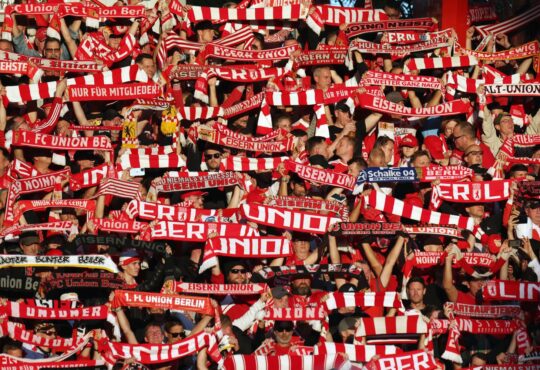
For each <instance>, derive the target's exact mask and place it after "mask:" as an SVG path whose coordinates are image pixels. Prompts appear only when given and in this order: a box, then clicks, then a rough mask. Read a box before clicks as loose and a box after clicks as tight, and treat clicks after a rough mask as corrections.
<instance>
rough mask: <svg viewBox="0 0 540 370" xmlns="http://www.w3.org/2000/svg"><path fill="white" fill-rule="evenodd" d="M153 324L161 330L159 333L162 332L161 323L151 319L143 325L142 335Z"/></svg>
mask: <svg viewBox="0 0 540 370" xmlns="http://www.w3.org/2000/svg"><path fill="white" fill-rule="evenodd" d="M153 326H155V327H158V328H159V330H161V334H163V328H162V327H161V324H160V323H159V322H157V321H151V322H149V323H148V324H146V326H145V327H144V335H146V334H147V333H148V329H150V328H151V327H153Z"/></svg>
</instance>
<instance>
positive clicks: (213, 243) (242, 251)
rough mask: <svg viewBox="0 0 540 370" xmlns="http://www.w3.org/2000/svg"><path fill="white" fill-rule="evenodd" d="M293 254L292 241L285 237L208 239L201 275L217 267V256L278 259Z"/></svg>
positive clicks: (200, 270) (200, 269)
mask: <svg viewBox="0 0 540 370" xmlns="http://www.w3.org/2000/svg"><path fill="white" fill-rule="evenodd" d="M292 254H293V250H292V246H291V241H290V240H289V239H287V238H284V237H243V238H234V237H221V238H220V237H216V238H211V239H208V241H207V242H206V246H205V248H204V256H203V261H202V263H201V267H200V268H199V273H203V272H204V271H206V270H208V269H209V268H211V267H214V266H216V265H217V263H218V261H217V256H227V257H240V258H277V257H287V256H290V255H292Z"/></svg>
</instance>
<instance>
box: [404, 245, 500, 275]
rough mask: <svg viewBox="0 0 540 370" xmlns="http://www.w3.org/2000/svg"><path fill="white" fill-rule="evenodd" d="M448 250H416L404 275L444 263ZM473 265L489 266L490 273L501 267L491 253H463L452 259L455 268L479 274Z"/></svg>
mask: <svg viewBox="0 0 540 370" xmlns="http://www.w3.org/2000/svg"><path fill="white" fill-rule="evenodd" d="M445 257H446V252H422V251H418V250H415V251H414V256H413V258H412V259H408V260H407V261H406V262H405V265H404V266H403V275H404V276H405V277H408V276H410V275H411V271H412V269H413V268H421V269H423V268H430V267H433V266H437V265H440V264H442V263H444V259H445ZM473 266H481V267H487V268H489V269H490V272H489V273H488V274H491V273H494V272H496V270H498V269H500V267H501V266H500V262H499V261H494V260H493V256H492V255H491V254H489V253H462V254H461V255H460V256H459V257H455V258H454V259H453V260H452V267H453V268H463V269H464V270H465V272H466V273H467V274H469V275H472V276H474V275H477V274H476V273H475V271H474V268H473Z"/></svg>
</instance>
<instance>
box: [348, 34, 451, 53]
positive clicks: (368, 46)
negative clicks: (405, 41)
mask: <svg viewBox="0 0 540 370" xmlns="http://www.w3.org/2000/svg"><path fill="white" fill-rule="evenodd" d="M451 45H452V42H450V41H448V36H447V35H446V34H442V35H440V36H437V37H434V38H433V39H431V40H429V41H426V42H423V43H420V44H415V45H390V44H376V43H374V42H371V41H366V40H360V39H356V40H353V41H352V42H351V43H350V45H349V53H350V52H352V51H359V52H361V53H372V54H379V53H384V54H391V55H398V56H403V55H409V54H410V53H414V52H418V51H425V50H431V49H438V48H443V47H448V46H451Z"/></svg>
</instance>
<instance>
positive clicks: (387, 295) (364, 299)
mask: <svg viewBox="0 0 540 370" xmlns="http://www.w3.org/2000/svg"><path fill="white" fill-rule="evenodd" d="M323 305H324V307H325V308H326V310H327V311H331V310H334V309H336V308H340V307H389V308H403V303H402V302H401V299H400V298H399V295H398V293H397V292H359V293H340V292H333V293H330V294H329V296H328V299H327V300H326V301H325V302H324V303H323Z"/></svg>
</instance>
